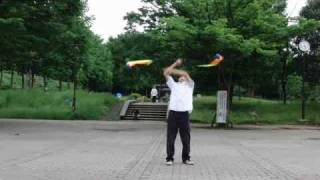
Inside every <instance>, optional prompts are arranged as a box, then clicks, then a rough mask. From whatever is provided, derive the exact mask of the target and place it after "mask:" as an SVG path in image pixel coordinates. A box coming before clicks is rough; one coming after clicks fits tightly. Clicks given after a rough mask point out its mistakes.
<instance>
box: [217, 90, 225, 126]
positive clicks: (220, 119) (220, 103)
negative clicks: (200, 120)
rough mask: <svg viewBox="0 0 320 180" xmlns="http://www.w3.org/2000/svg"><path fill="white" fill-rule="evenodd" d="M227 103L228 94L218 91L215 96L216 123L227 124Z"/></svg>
mask: <svg viewBox="0 0 320 180" xmlns="http://www.w3.org/2000/svg"><path fill="white" fill-rule="evenodd" d="M227 103H228V92H227V91H218V95H217V112H216V123H217V124H227V113H228V109H227Z"/></svg>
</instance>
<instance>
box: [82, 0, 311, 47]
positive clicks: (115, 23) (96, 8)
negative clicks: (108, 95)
mask: <svg viewBox="0 0 320 180" xmlns="http://www.w3.org/2000/svg"><path fill="white" fill-rule="evenodd" d="M306 1H307V0H288V7H287V11H286V12H287V14H288V16H290V17H294V16H298V15H299V12H300V10H301V8H302V7H303V6H305V4H306ZM142 5H143V4H142V3H141V2H140V0H88V7H89V10H88V12H87V15H89V16H94V18H95V19H94V20H93V22H92V27H91V30H92V31H93V32H95V33H96V34H98V35H100V36H101V37H102V38H103V39H104V40H106V41H107V40H108V39H109V37H116V36H117V35H118V34H121V33H123V32H124V27H125V26H126V21H125V20H124V19H123V17H124V16H125V15H126V14H127V12H130V11H137V10H138V8H140V7H142Z"/></svg>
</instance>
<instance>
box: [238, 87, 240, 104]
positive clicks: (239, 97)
mask: <svg viewBox="0 0 320 180" xmlns="http://www.w3.org/2000/svg"><path fill="white" fill-rule="evenodd" d="M238 93H239V94H238V99H239V101H241V87H240V85H238Z"/></svg>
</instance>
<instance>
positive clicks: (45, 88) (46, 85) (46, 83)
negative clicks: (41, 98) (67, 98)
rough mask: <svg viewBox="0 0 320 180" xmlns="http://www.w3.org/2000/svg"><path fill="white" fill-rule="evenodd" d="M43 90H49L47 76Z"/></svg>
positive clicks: (44, 79)
mask: <svg viewBox="0 0 320 180" xmlns="http://www.w3.org/2000/svg"><path fill="white" fill-rule="evenodd" d="M43 90H44V91H47V90H48V79H47V76H45V75H44V76H43Z"/></svg>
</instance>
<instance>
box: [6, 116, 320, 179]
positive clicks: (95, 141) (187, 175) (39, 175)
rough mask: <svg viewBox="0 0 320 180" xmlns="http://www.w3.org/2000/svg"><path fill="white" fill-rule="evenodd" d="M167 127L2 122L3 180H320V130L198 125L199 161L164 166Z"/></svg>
mask: <svg viewBox="0 0 320 180" xmlns="http://www.w3.org/2000/svg"><path fill="white" fill-rule="evenodd" d="M165 133H166V124H165V123H164V122H142V121H118V122H116V121H115V122H110V121H104V122H102V121H100V122H99V121H40V120H0V180H37V179H39V180H43V179H55V180H60V179H66V180H73V179H74V180H79V179H83V180H88V179H90V180H95V179H97V180H103V179H105V180H118V179H119V180H120V179H128V180H138V179H139V180H140V179H141V180H167V179H168V180H169V179H170V180H180V179H181V180H229V179H230V180H242V179H243V180H250V179H252V180H260V179H261V180H271V179H280V180H282V179H284V180H291V179H297V180H318V179H319V180H320V158H319V155H320V130H319V128H315V127H302V126H285V127H283V126H264V127H260V126H241V127H238V128H235V129H233V130H222V129H221V130H212V129H209V128H206V126H203V125H194V127H193V128H192V132H191V136H192V137H191V141H192V145H191V157H192V160H193V161H194V162H195V165H194V166H186V165H183V164H182V163H181V159H180V156H181V143H180V139H179V138H177V141H176V157H175V158H176V161H175V164H174V166H172V167H167V166H165V165H164V160H165V143H166V139H165V137H166V135H165Z"/></svg>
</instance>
